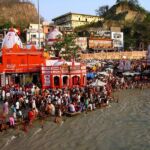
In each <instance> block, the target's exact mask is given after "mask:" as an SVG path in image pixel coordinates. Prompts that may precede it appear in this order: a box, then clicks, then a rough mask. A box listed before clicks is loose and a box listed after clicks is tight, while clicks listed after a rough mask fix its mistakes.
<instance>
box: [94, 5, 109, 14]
mask: <svg viewBox="0 0 150 150" xmlns="http://www.w3.org/2000/svg"><path fill="white" fill-rule="evenodd" d="M108 10H109V6H108V5H104V6H101V7H99V8H98V9H96V14H97V15H98V16H105V14H106V13H107V12H108Z"/></svg>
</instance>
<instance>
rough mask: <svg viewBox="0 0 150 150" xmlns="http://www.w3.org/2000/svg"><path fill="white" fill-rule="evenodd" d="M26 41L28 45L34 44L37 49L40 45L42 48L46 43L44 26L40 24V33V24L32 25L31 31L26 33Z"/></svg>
mask: <svg viewBox="0 0 150 150" xmlns="http://www.w3.org/2000/svg"><path fill="white" fill-rule="evenodd" d="M39 36H40V37H39ZM26 40H27V44H33V45H35V46H37V47H39V45H40V47H41V46H42V45H43V44H44V42H45V33H44V32H43V27H42V24H40V32H39V25H38V24H30V26H29V29H27V32H26ZM39 41H40V44H39Z"/></svg>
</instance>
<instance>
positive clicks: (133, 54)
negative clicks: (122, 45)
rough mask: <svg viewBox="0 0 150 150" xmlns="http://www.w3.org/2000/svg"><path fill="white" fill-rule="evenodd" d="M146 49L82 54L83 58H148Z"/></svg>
mask: <svg viewBox="0 0 150 150" xmlns="http://www.w3.org/2000/svg"><path fill="white" fill-rule="evenodd" d="M146 53H147V52H146V51H133V52H107V53H106V52H101V53H94V54H81V59H83V60H84V59H99V60H103V59H122V57H123V56H126V58H127V59H141V58H143V57H144V58H146Z"/></svg>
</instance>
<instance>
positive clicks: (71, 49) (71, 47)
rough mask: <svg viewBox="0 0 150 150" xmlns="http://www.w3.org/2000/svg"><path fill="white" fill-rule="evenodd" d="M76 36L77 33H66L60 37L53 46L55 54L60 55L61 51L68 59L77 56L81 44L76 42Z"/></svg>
mask: <svg viewBox="0 0 150 150" xmlns="http://www.w3.org/2000/svg"><path fill="white" fill-rule="evenodd" d="M76 37H77V36H76V35H75V34H66V35H64V36H63V37H62V38H59V41H58V42H55V43H54V44H53V46H52V47H53V49H54V53H55V56H57V57H58V56H59V55H60V53H61V54H62V56H63V58H65V59H66V60H71V58H76V57H77V52H78V49H79V46H78V45H76V43H75V39H76Z"/></svg>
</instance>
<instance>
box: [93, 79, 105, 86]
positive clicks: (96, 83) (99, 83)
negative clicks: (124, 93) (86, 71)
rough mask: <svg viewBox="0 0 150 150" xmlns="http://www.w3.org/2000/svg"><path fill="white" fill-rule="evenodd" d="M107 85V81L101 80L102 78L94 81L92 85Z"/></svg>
mask: <svg viewBox="0 0 150 150" xmlns="http://www.w3.org/2000/svg"><path fill="white" fill-rule="evenodd" d="M105 85H106V83H105V82H102V81H100V80H96V81H95V82H93V83H92V84H91V86H105Z"/></svg>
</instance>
